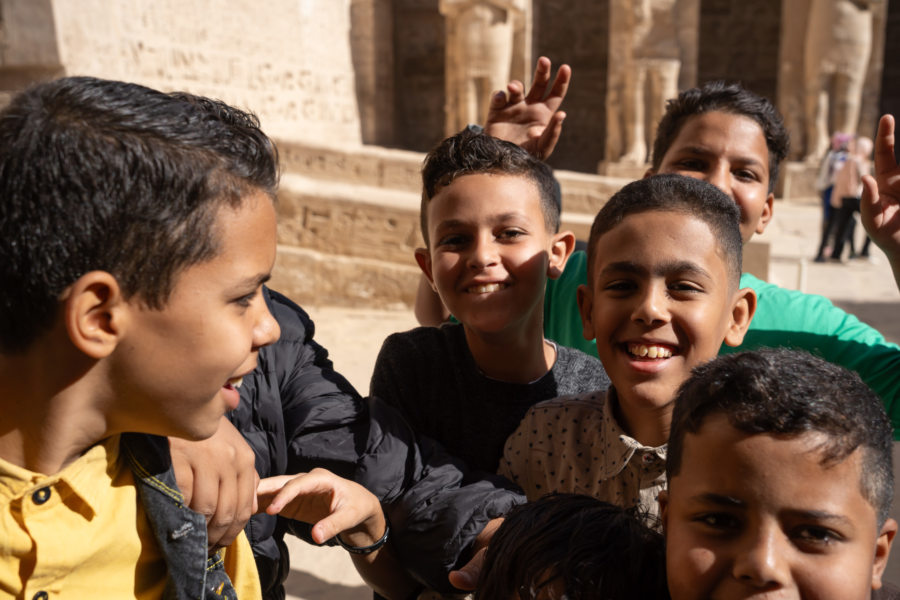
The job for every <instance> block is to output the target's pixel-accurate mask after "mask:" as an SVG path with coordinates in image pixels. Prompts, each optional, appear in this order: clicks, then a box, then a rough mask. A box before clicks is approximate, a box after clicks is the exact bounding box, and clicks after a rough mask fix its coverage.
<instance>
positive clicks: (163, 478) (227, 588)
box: [121, 433, 237, 600]
mask: <svg viewBox="0 0 900 600" xmlns="http://www.w3.org/2000/svg"><path fill="white" fill-rule="evenodd" d="M121 449H122V450H123V451H124V455H125V456H126V457H127V459H128V464H129V465H130V466H131V470H132V472H133V473H134V480H135V485H136V486H137V490H138V497H139V498H140V499H141V503H142V504H143V506H144V510H145V511H146V513H147V518H148V519H149V520H150V525H151V527H152V529H153V533H154V535H155V536H156V541H157V543H158V544H159V548H160V550H161V551H162V554H163V557H164V559H165V561H166V567H167V568H168V573H169V579H168V581H167V582H166V589H165V595H164V598H166V599H169V598H173V599H174V598H177V599H179V600H180V599H182V598H184V599H188V598H190V599H197V598H204V599H206V598H209V599H221V598H227V599H228V600H235V599H236V598H237V594H236V593H235V591H234V587H233V586H232V585H231V580H230V579H229V578H228V575H227V574H226V573H225V567H224V561H223V559H222V556H221V553H220V552H219V553H216V554H215V555H214V556H212V557H208V555H207V539H206V519H205V518H204V517H203V515H201V514H199V513H195V512H194V511H192V510H191V509H189V508H188V507H187V506H185V505H184V495H183V494H182V493H181V491H180V490H179V489H178V487H177V485H176V484H175V473H174V471H173V469H172V457H171V455H170V454H169V443H168V441H166V439H165V438H163V437H159V436H154V435H145V434H137V433H127V434H124V435H122V442H121Z"/></svg>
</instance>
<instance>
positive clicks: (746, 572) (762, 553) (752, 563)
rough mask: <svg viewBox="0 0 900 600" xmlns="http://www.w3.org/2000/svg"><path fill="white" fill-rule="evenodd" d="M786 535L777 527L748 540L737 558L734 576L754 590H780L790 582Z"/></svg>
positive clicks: (760, 532) (756, 534) (758, 533)
mask: <svg viewBox="0 0 900 600" xmlns="http://www.w3.org/2000/svg"><path fill="white" fill-rule="evenodd" d="M790 551H791V550H790V548H789V547H787V544H786V540H785V537H784V535H783V534H782V533H781V532H780V530H779V529H778V528H777V527H775V526H772V527H769V528H767V529H764V530H763V531H759V532H755V535H752V536H748V539H747V540H746V542H745V543H744V545H743V546H742V547H741V548H740V549H739V551H738V553H737V555H736V556H735V560H734V566H733V575H734V578H735V579H737V580H738V581H740V582H742V583H744V584H746V585H749V586H752V587H754V588H763V589H778V588H781V587H784V586H785V585H786V584H787V582H788V580H789V578H790V568H789V567H788V553H789V552H790Z"/></svg>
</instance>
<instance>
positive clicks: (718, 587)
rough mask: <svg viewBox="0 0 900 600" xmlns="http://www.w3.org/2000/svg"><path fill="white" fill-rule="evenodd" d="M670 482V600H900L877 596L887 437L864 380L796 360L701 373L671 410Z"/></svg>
mask: <svg viewBox="0 0 900 600" xmlns="http://www.w3.org/2000/svg"><path fill="white" fill-rule="evenodd" d="M848 406H850V407H852V408H851V409H850V410H848ZM667 471H668V481H669V485H668V491H667V492H663V493H662V494H661V495H660V503H661V505H662V514H663V524H664V527H665V532H666V555H667V566H668V579H669V590H670V593H671V596H672V598H673V600H690V599H695V598H696V599H706V598H717V599H722V600H727V599H729V598H750V597H766V598H769V597H773V598H774V597H778V598H819V599H822V600H829V599H832V598H833V599H835V600H864V599H867V598H870V597H871V598H897V597H900V594H898V593H897V591H896V590H884V589H881V587H882V584H881V575H882V573H883V571H884V567H885V565H886V563H887V559H888V555H889V553H890V548H891V543H892V541H893V539H894V535H895V534H896V531H897V523H896V522H895V521H894V520H893V519H890V518H888V516H887V515H888V510H889V509H890V504H891V497H892V494H893V477H892V466H891V425H890V422H889V420H888V418H887V415H886V414H885V411H884V408H883V406H882V404H881V402H880V401H879V400H878V397H877V396H876V395H875V394H874V393H873V392H872V391H871V390H870V389H868V388H867V387H866V386H865V384H863V383H862V381H861V380H860V379H859V377H858V376H857V375H855V374H853V373H850V372H849V371H847V370H845V369H843V368H841V367H838V366H835V365H832V364H829V363H826V362H825V361H822V360H820V359H818V358H815V357H813V356H811V355H808V354H806V353H802V352H796V351H788V350H763V351H759V352H746V353H741V354H738V355H731V356H724V357H720V358H718V359H716V360H715V361H712V362H710V363H707V364H706V365H703V366H701V367H699V368H698V369H696V370H695V371H694V374H693V375H692V376H691V378H690V380H688V381H687V382H686V383H685V385H684V386H683V387H682V388H681V390H680V391H679V393H678V396H677V398H676V401H675V409H674V413H673V417H672V431H671V437H670V439H669V461H668V464H667ZM873 590H876V591H875V592H874V593H873Z"/></svg>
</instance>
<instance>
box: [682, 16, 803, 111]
mask: <svg viewBox="0 0 900 600" xmlns="http://www.w3.org/2000/svg"><path fill="white" fill-rule="evenodd" d="M791 1H792V0H785V2H786V3H790V2H791ZM781 4H782V0H754V1H753V2H741V1H738V0H701V2H700V45H699V56H698V60H697V63H698V66H697V81H698V82H705V81H710V80H714V79H724V80H726V81H740V82H741V83H742V84H743V85H744V87H746V88H747V89H749V90H752V91H754V92H756V93H757V94H760V95H761V96H765V97H767V98H770V99H772V100H774V99H775V98H776V88H777V78H778V48H779V39H780V32H781Z"/></svg>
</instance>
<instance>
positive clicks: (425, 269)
mask: <svg viewBox="0 0 900 600" xmlns="http://www.w3.org/2000/svg"><path fill="white" fill-rule="evenodd" d="M416 263H418V265H419V268H420V269H422V273H423V274H424V275H425V277H426V278H427V279H428V283H429V284H431V289H432V290H434V292H435V293H437V288H436V287H434V277H432V274H431V273H432V271H431V252H429V251H428V249H427V248H416Z"/></svg>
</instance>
